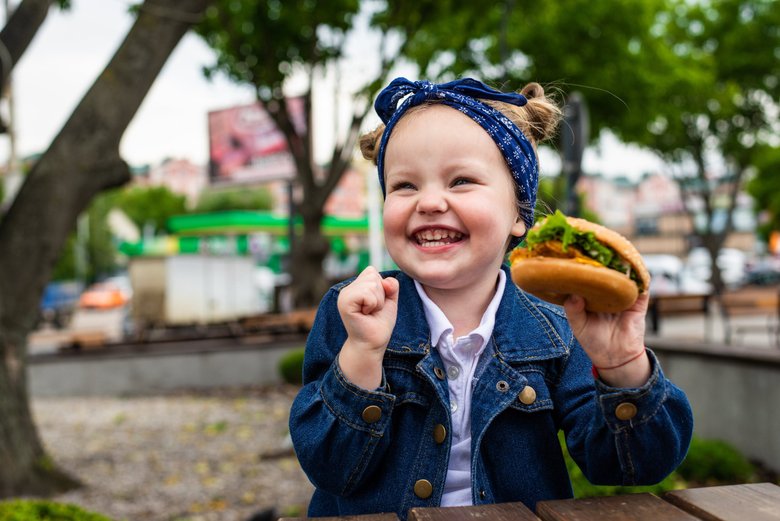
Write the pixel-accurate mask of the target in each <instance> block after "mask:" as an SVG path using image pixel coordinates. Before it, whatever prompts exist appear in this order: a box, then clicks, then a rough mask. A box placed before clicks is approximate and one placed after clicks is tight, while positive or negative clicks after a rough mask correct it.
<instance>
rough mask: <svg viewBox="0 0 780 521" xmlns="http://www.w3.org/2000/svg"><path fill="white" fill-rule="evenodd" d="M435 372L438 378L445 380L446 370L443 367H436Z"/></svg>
mask: <svg viewBox="0 0 780 521" xmlns="http://www.w3.org/2000/svg"><path fill="white" fill-rule="evenodd" d="M433 374H435V375H436V378H438V379H439V380H444V371H443V370H442V368H441V367H434V368H433Z"/></svg>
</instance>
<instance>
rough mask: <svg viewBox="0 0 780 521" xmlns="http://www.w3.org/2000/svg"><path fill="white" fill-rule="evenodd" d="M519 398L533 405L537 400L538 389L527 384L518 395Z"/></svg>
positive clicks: (521, 401)
mask: <svg viewBox="0 0 780 521" xmlns="http://www.w3.org/2000/svg"><path fill="white" fill-rule="evenodd" d="M517 399H518V400H520V403H524V404H526V405H531V404H532V403H534V402H535V401H536V391H535V390H534V388H533V387H531V386H530V385H526V386H525V387H523V390H522V391H520V394H518V395H517Z"/></svg>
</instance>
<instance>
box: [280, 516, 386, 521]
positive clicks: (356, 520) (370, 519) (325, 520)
mask: <svg viewBox="0 0 780 521" xmlns="http://www.w3.org/2000/svg"><path fill="white" fill-rule="evenodd" d="M307 519H316V520H317V521H398V516H396V515H395V514H363V515H362V516H341V517H316V518H315V517H280V518H279V521H305V520H307Z"/></svg>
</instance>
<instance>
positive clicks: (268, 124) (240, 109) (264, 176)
mask: <svg viewBox="0 0 780 521" xmlns="http://www.w3.org/2000/svg"><path fill="white" fill-rule="evenodd" d="M287 108H288V111H289V112H290V115H291V117H292V119H293V124H294V125H295V128H296V130H298V131H299V132H300V131H301V130H302V129H304V128H305V126H306V118H305V114H304V111H303V98H290V99H288V100H287ZM208 125H209V181H210V182H211V183H212V184H226V183H262V182H267V181H274V180H278V179H292V178H293V177H295V162H294V160H293V158H292V155H291V154H290V152H289V149H288V147H287V141H286V140H285V138H284V134H282V132H281V131H280V130H279V129H278V127H277V126H276V123H275V122H274V120H273V118H272V117H271V115H270V114H269V113H268V112H267V111H266V110H265V108H264V107H263V105H262V104H261V103H260V102H259V101H258V102H256V103H253V104H250V105H240V106H237V107H231V108H228V109H223V110H215V111H211V112H209V113H208Z"/></svg>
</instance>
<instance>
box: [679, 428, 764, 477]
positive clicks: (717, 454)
mask: <svg viewBox="0 0 780 521" xmlns="http://www.w3.org/2000/svg"><path fill="white" fill-rule="evenodd" d="M677 472H678V473H679V474H680V476H682V477H683V478H684V479H685V480H687V481H692V482H694V483H697V484H725V483H747V482H750V481H753V480H754V479H755V476H756V468H755V467H754V466H753V464H752V463H750V462H749V461H748V460H747V458H745V456H743V455H742V454H741V453H740V452H739V451H738V450H737V449H735V448H734V447H732V446H731V445H730V444H728V443H726V442H725V441H720V440H703V439H700V438H694V439H693V441H692V442H691V448H690V450H689V451H688V456H687V457H686V458H685V461H683V463H682V465H680V467H679V468H678V469H677Z"/></svg>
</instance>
